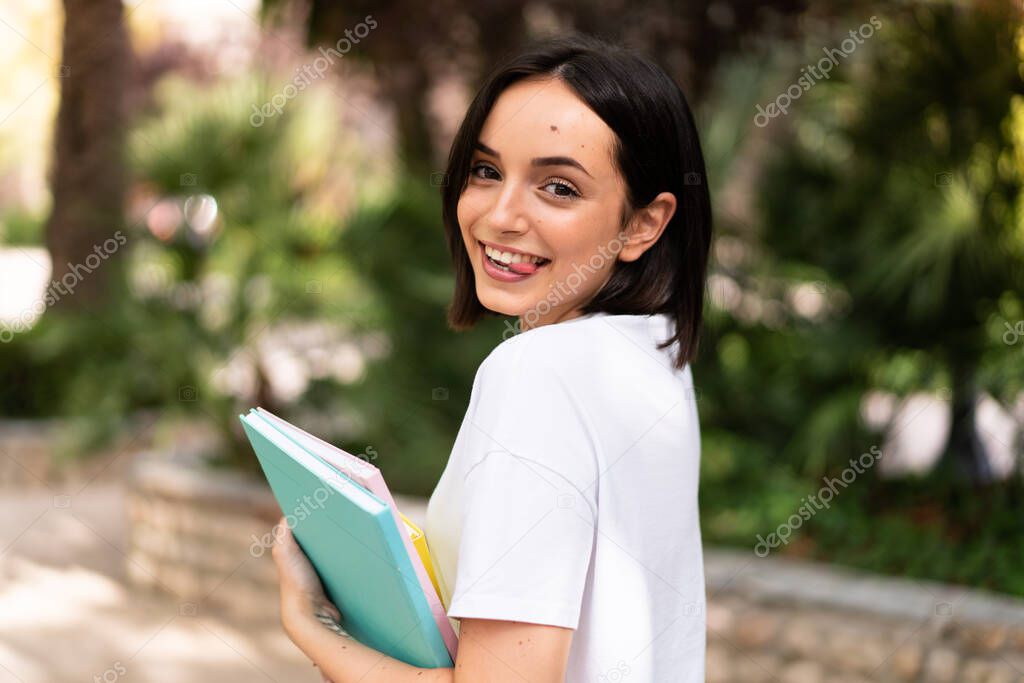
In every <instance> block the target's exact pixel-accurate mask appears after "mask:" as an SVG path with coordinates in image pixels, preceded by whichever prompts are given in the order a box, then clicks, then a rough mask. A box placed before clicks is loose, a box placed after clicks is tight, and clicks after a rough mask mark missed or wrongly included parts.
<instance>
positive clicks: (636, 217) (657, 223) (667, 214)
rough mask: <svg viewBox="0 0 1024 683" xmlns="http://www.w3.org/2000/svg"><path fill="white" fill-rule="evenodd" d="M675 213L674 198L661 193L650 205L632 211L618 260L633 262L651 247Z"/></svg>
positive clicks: (669, 194)
mask: <svg viewBox="0 0 1024 683" xmlns="http://www.w3.org/2000/svg"><path fill="white" fill-rule="evenodd" d="M675 212H676V196H675V195H674V194H672V193H671V192H662V193H661V194H659V195H658V196H657V197H655V198H654V199H653V200H652V201H651V203H650V204H648V205H647V206H645V207H642V208H640V209H637V210H636V211H634V212H633V216H632V217H631V218H630V219H629V225H628V226H626V238H625V242H624V244H623V247H622V249H621V250H620V251H619V260H620V261H635V260H637V259H638V258H640V257H641V256H642V255H643V253H644V252H645V251H647V250H648V249H650V248H651V247H653V246H654V243H655V242H657V241H658V238H659V237H661V233H662V232H664V231H665V226H666V225H668V222H669V221H670V220H671V219H672V216H673V215H674V214H675Z"/></svg>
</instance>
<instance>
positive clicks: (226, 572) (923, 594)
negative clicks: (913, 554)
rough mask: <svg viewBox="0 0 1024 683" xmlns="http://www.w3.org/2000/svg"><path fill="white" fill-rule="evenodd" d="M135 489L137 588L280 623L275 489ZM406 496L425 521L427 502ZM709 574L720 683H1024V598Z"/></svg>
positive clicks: (710, 563) (852, 575) (189, 485)
mask: <svg viewBox="0 0 1024 683" xmlns="http://www.w3.org/2000/svg"><path fill="white" fill-rule="evenodd" d="M131 481H132V483H131V486H130V490H129V503H128V509H129V514H130V524H129V526H130V534H129V553H128V557H129V560H128V564H129V575H130V576H131V577H132V579H133V580H134V581H135V582H136V584H138V585H140V586H145V587H149V588H151V589H155V590H164V591H168V592H170V593H172V594H175V595H177V596H178V598H179V599H180V600H181V601H182V609H183V610H206V609H218V610H221V609H225V610H229V611H232V612H236V613H238V614H242V615H245V616H246V617H247V618H250V619H267V620H271V619H276V618H277V614H278V613H277V595H278V593H277V581H276V572H275V570H274V566H273V560H272V558H271V556H270V552H269V549H270V543H269V541H270V537H269V532H270V529H271V527H272V525H273V524H274V523H275V522H276V521H277V520H278V519H279V517H280V511H279V508H278V507H277V505H276V502H275V501H274V499H273V496H272V495H271V493H270V491H269V489H268V488H267V486H266V484H265V483H263V482H262V481H253V480H252V479H247V478H245V477H242V476H241V475H238V474H234V473H226V472H222V473H217V474H213V473H210V472H208V471H203V470H201V469H194V468H192V467H189V466H184V465H183V464H182V463H180V462H175V461H173V460H170V461H168V460H166V459H150V458H147V457H143V458H141V459H140V460H139V463H138V465H137V466H136V467H135V468H134V469H133V473H132V479H131ZM396 498H397V500H398V504H399V506H400V507H401V508H402V511H403V512H405V513H406V514H407V515H409V517H410V518H411V519H413V521H416V522H417V523H422V521H423V516H424V512H425V501H424V500H423V499H419V498H407V497H403V496H397V497H396ZM705 568H706V576H707V588H708V595H709V600H708V607H707V623H708V653H707V680H708V681H709V682H710V683H759V682H761V681H779V682H783V683H789V682H793V683H817V682H826V681H827V682H830V683H831V682H836V683H854V682H856V683H866V682H868V681H872V682H873V681H883V682H885V681H899V682H915V683H924V682H929V683H930V682H933V681H934V682H953V681H956V682H961V681H962V682H964V683H1009V682H1012V681H1022V682H1024V601H1021V600H1015V599H1011V598H1008V597H1005V596H1000V595H991V594H986V593H984V592H981V591H974V590H968V589H963V588H960V587H957V586H949V585H944V584H937V583H927V582H917V581H905V580H901V579H898V578H889V577H879V576H874V575H870V574H866V573H860V572H854V571H850V570H844V569H840V568H836V567H832V566H824V565H815V564H811V563H805V562H796V561H790V560H785V559H779V558H774V557H771V558H766V559H760V558H757V557H756V556H755V555H753V553H751V552H747V553H743V552H738V551H730V550H721V549H707V550H706V551H705ZM638 683H639V682H638Z"/></svg>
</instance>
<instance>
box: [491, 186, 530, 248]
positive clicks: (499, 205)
mask: <svg viewBox="0 0 1024 683" xmlns="http://www.w3.org/2000/svg"><path fill="white" fill-rule="evenodd" d="M487 223H488V225H489V226H490V228H491V229H492V230H494V231H495V232H500V233H502V234H505V235H509V234H522V233H524V232H526V231H527V230H528V229H529V224H530V221H529V217H528V216H527V214H526V211H525V206H524V202H523V190H522V188H521V187H519V184H518V183H515V182H505V183H504V184H503V186H502V188H501V192H500V193H499V194H498V195H497V197H496V198H495V200H494V204H493V205H492V206H491V210H490V211H489V212H488V215H487Z"/></svg>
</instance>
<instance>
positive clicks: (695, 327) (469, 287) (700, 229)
mask: <svg viewBox="0 0 1024 683" xmlns="http://www.w3.org/2000/svg"><path fill="white" fill-rule="evenodd" d="M531 76H554V77H557V78H560V79H561V80H562V81H564V82H565V84H566V85H567V86H568V87H570V88H571V89H572V90H573V91H574V92H575V93H576V94H577V95H578V96H579V97H580V99H581V100H583V102H585V103H586V104H587V106H588V107H590V109H592V110H593V111H594V113H596V114H597V115H598V116H600V117H601V119H602V120H603V121H604V122H605V123H606V124H607V125H608V127H609V128H611V130H612V132H614V133H615V136H616V139H615V149H614V157H615V161H616V164H617V165H618V170H619V172H620V173H621V174H622V177H623V179H624V181H625V185H626V206H625V211H624V224H625V222H626V221H627V220H628V218H629V216H630V214H631V213H632V212H633V210H634V209H635V207H644V206H646V205H647V204H649V203H650V202H651V201H652V200H653V199H654V198H655V197H656V196H657V195H658V193H659V192H671V193H672V194H674V195H675V197H676V204H677V206H676V211H675V214H674V215H673V216H672V219H671V220H670V221H669V223H668V225H667V226H666V227H665V231H664V232H663V233H662V235H661V237H660V238H659V239H658V241H657V242H656V243H655V244H654V245H653V246H651V247H650V248H649V249H648V250H647V251H645V252H644V254H643V255H642V256H641V257H640V258H638V259H636V260H635V261H631V262H624V261H618V260H617V261H616V262H615V264H614V265H613V267H612V274H611V277H610V278H609V279H608V282H606V283H605V284H604V286H603V287H602V288H601V290H600V291H598V292H597V293H596V294H595V295H594V296H593V297H592V298H591V300H590V301H588V302H587V303H586V304H585V305H584V306H583V307H582V309H581V310H582V312H583V313H584V314H587V313H593V312H605V313H609V314H639V315H649V314H655V313H665V314H668V315H669V316H670V317H672V318H673V319H674V321H675V332H674V334H673V336H671V337H670V338H669V339H667V340H666V341H664V342H662V343H661V344H660V345H659V348H665V347H667V346H669V345H671V344H673V343H675V342H678V344H679V348H678V353H677V355H676V358H675V365H676V367H677V368H682V367H683V366H684V365H685V364H686V363H688V362H692V361H693V360H694V359H695V358H696V355H697V347H698V343H699V337H700V330H701V323H702V319H703V308H704V292H705V278H706V271H707V261H708V253H709V250H710V246H711V198H710V194H709V192H708V187H707V178H706V175H705V172H704V155H703V154H702V153H701V148H700V141H699V139H698V136H697V129H696V126H695V125H694V121H693V115H692V113H691V112H690V107H689V105H688V104H687V102H686V98H685V97H684V95H683V93H682V91H680V89H679V86H678V85H676V83H675V82H674V81H673V80H672V79H671V78H670V77H669V76H668V74H666V73H665V72H664V71H663V70H662V69H661V68H660V67H658V66H657V65H656V64H654V63H652V62H651V61H649V60H647V59H645V58H644V57H642V56H640V55H638V54H636V53H634V52H632V51H631V50H628V49H626V48H623V47H621V46H617V45H613V44H610V43H607V42H605V41H603V40H600V39H598V38H594V37H591V36H587V35H582V34H572V35H569V36H563V37H556V38H546V39H542V40H539V41H535V42H533V43H531V44H530V45H529V46H528V47H527V48H526V49H525V50H524V51H523V52H521V53H520V54H518V55H516V56H514V57H512V58H511V59H509V60H507V61H506V62H505V63H504V64H502V65H500V66H498V67H497V68H496V69H495V70H494V71H493V72H492V73H491V74H490V76H488V77H487V79H486V81H485V82H484V84H483V85H482V86H481V88H480V90H479V92H478V93H477V94H476V97H475V98H474V99H473V102H472V103H471V104H470V106H469V109H468V111H467V112H466V116H465V118H464V119H463V121H462V124H461V126H460V127H459V130H458V132H457V133H456V135H455V139H454V141H453V142H452V147H451V151H450V153H449V156H448V168H447V173H446V176H445V179H446V182H445V183H444V184H443V186H442V187H441V196H442V202H443V208H442V217H443V220H444V226H445V233H446V235H447V239H448V248H449V250H450V251H451V255H452V260H453V262H454V266H455V294H454V297H453V299H452V303H451V305H450V306H449V308H448V324H449V325H450V326H451V327H452V329H455V330H464V329H468V328H470V327H472V326H473V325H474V324H475V323H476V322H477V321H479V320H480V319H481V317H483V316H484V315H488V314H494V312H493V311H490V310H489V309H487V308H485V307H484V306H483V304H481V303H480V299H479V298H478V297H477V295H476V286H475V280H474V276H473V266H472V263H471V262H470V260H469V254H468V253H467V251H466V245H465V243H464V241H463V239H462V231H461V230H460V229H459V222H458V203H459V197H460V196H461V195H462V192H463V190H464V189H465V187H466V183H467V182H468V179H469V172H470V164H471V161H472V157H473V153H474V149H475V146H476V143H477V141H478V140H479V137H480V131H481V129H482V128H483V125H484V121H485V120H486V119H487V116H488V114H489V113H490V111H491V108H492V107H493V106H494V102H495V101H496V100H497V99H498V96H499V95H500V94H501V93H502V91H504V90H505V88H507V87H508V86H510V85H511V84H513V83H515V82H516V81H519V80H522V79H524V78H527V77H531Z"/></svg>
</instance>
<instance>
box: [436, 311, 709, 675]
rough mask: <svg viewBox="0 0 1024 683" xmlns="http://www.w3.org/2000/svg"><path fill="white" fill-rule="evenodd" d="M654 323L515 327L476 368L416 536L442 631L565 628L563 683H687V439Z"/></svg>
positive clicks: (684, 395)
mask: <svg viewBox="0 0 1024 683" xmlns="http://www.w3.org/2000/svg"><path fill="white" fill-rule="evenodd" d="M669 325H670V319H669V318H668V317H667V316H664V315H654V316H642V315H611V314H605V313H592V314H588V315H585V316H582V317H579V318H573V319H570V320H566V321H563V322H560V323H556V324H553V325H545V326H542V327H538V328H535V329H532V330H527V331H525V332H521V333H520V334H518V335H516V336H514V337H511V338H509V339H507V340H505V341H503V342H502V343H500V344H499V345H498V346H497V347H496V348H495V349H494V351H492V352H491V353H490V355H488V356H487V358H486V359H485V360H484V362H483V363H482V364H481V365H480V368H479V369H478V371H477V374H476V377H475V379H474V381H473V389H472V393H471V395H470V400H469V408H468V410H467V412H466V415H465V418H464V419H463V422H462V426H461V428H460V429H459V433H458V436H457V437H456V440H455V445H454V448H453V450H452V454H451V457H450V458H449V460H448V463H447V465H446V467H445V470H444V473H443V474H442V475H441V479H440V481H439V482H438V484H437V487H436V489H435V490H434V492H433V494H432V495H431V497H430V501H429V503H428V506H427V516H426V528H425V529H424V532H425V534H426V537H427V541H428V543H429V547H430V552H431V555H432V558H433V564H434V569H435V573H436V575H437V579H438V584H439V587H440V589H441V593H442V595H441V599H442V602H443V604H444V605H445V607H446V609H447V614H448V616H449V618H450V619H451V620H452V623H453V626H454V627H455V628H458V623H459V622H458V621H457V619H459V618H462V617H476V618H483V619H500V620H506V621H522V622H530V623H538V624H553V625H557V626H564V627H568V628H572V629H575V630H576V632H575V633H574V635H573V640H572V647H571V649H570V652H569V664H568V672H567V675H566V679H565V680H566V681H568V682H570V683H577V682H579V683H582V682H583V681H586V682H587V683H612V682H614V681H620V680H627V681H638V682H639V681H659V682H660V681H673V682H678V683H698V682H701V683H702V682H703V681H704V649H705V608H704V605H705V596H704V565H703V554H702V550H701V536H700V526H699V524H698V511H697V484H698V474H699V465H700V428H699V425H698V420H697V406H696V394H695V392H694V387H693V378H692V375H691V372H690V367H689V365H686V366H684V368H683V369H682V370H676V369H675V368H673V367H672V365H671V363H672V359H671V356H670V353H671V351H673V350H674V348H675V345H673V346H671V347H669V348H667V349H664V350H658V349H657V348H656V343H657V342H659V341H663V340H664V339H667V338H668V336H669V330H670V327H669Z"/></svg>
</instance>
